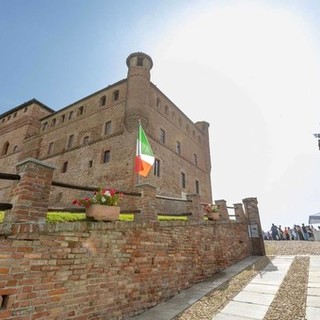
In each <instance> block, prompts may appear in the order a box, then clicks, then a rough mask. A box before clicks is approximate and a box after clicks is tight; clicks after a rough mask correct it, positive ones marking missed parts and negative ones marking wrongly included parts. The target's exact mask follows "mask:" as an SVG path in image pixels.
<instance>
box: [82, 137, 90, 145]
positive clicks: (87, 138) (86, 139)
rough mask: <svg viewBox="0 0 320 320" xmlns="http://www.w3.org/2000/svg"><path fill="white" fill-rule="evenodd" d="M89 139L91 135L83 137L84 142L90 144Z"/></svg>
mask: <svg viewBox="0 0 320 320" xmlns="http://www.w3.org/2000/svg"><path fill="white" fill-rule="evenodd" d="M89 140H90V138H89V136H85V137H84V138H83V142H82V144H83V145H87V144H89Z"/></svg>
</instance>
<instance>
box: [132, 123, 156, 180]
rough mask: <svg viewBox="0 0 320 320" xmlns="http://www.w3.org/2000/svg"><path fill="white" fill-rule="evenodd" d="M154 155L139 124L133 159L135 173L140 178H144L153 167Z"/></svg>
mask: <svg viewBox="0 0 320 320" xmlns="http://www.w3.org/2000/svg"><path fill="white" fill-rule="evenodd" d="M153 163H154V155H153V152H152V149H151V147H150V144H149V141H148V139H147V136H146V134H145V133H144V131H143V129H142V127H141V123H139V131H138V139H137V149H136V158H135V172H137V173H138V174H139V175H140V176H143V177H146V176H147V175H148V173H149V171H150V169H151V167H152V166H153Z"/></svg>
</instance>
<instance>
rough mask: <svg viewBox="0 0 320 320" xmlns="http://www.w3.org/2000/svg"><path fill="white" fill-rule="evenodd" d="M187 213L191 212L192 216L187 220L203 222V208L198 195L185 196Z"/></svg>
mask: <svg viewBox="0 0 320 320" xmlns="http://www.w3.org/2000/svg"><path fill="white" fill-rule="evenodd" d="M187 200H188V202H187V205H186V209H187V212H192V215H191V216H190V217H189V218H188V220H189V221H203V208H202V206H201V203H200V195H198V194H196V193H195V194H187Z"/></svg>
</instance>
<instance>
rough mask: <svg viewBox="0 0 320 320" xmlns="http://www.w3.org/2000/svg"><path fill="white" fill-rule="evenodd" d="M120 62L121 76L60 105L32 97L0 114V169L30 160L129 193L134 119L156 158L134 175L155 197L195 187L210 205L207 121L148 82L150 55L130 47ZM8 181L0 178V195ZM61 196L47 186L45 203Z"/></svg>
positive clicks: (62, 177)
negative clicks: (48, 195) (124, 75)
mask: <svg viewBox="0 0 320 320" xmlns="http://www.w3.org/2000/svg"><path fill="white" fill-rule="evenodd" d="M126 63H127V66H128V74H127V78H125V79H123V80H120V81H118V82H116V83H114V84H112V85H109V86H107V87H106V88H103V89H101V90H99V91H97V92H95V93H93V94H91V95H89V96H87V97H84V98H82V99H80V100H78V101H76V102H74V103H72V104H70V105H68V106H66V107H65V108H63V109H61V110H58V111H54V110H52V109H51V108H49V107H47V106H46V105H45V104H43V103H41V102H39V101H38V100H36V99H32V100H30V101H28V102H25V103H23V104H21V105H19V106H17V107H15V108H13V109H11V110H9V111H7V112H5V113H3V114H2V115H0V172H5V173H15V172H16V171H15V164H16V163H18V162H19V161H22V160H24V159H26V158H35V159H38V160H41V161H44V162H46V163H48V164H51V165H54V166H55V167H56V169H55V171H54V180H55V181H60V182H68V183H72V184H78V185H86V186H97V185H107V186H109V187H114V188H117V189H120V190H126V191H131V190H133V188H134V186H135V185H136V184H137V174H136V173H135V172H134V157H135V153H136V150H135V148H136V138H137V132H138V123H139V120H141V124H142V127H143V128H144V131H145V132H146V135H147V137H148V140H149V143H150V145H151V148H152V150H153V152H154V155H155V158H156V160H155V163H154V166H153V169H152V171H151V172H150V173H149V175H148V176H147V177H146V178H141V179H140V180H143V181H142V182H143V183H148V184H151V185H153V186H155V187H156V189H157V194H159V195H163V196H169V197H177V198H180V197H182V198H183V197H184V195H185V194H190V193H191V194H194V193H196V194H199V195H200V199H201V201H202V202H209V203H211V202H212V194H211V178H210V173H211V160H210V147H209V123H208V122H206V121H200V122H196V123H193V122H192V121H191V120H190V119H189V118H188V117H187V116H186V115H185V114H184V113H183V112H182V111H181V110H180V109H179V108H178V107H177V106H176V105H175V104H174V103H173V102H172V101H170V99H169V98H168V97H166V95H165V94H164V93H162V92H161V91H160V90H159V89H158V88H157V87H156V86H155V85H154V84H153V83H152V82H151V81H150V71H151V69H152V66H153V61H152V59H151V57H150V56H148V55H147V54H145V53H142V52H136V53H132V54H130V55H129V56H128V58H127V60H126ZM140 182H141V181H140ZM140 182H139V183H140ZM10 186H11V182H9V181H4V180H2V181H1V184H0V199H1V200H5V199H8V196H9V191H10ZM65 200H66V199H64V193H62V192H58V191H57V190H56V191H55V192H53V196H52V203H63V202H64V201H65Z"/></svg>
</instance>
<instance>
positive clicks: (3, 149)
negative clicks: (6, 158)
mask: <svg viewBox="0 0 320 320" xmlns="http://www.w3.org/2000/svg"><path fill="white" fill-rule="evenodd" d="M9 145H10V143H9V142H8V141H7V142H6V143H5V144H4V145H3V147H2V155H5V154H7V153H8V150H9Z"/></svg>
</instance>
